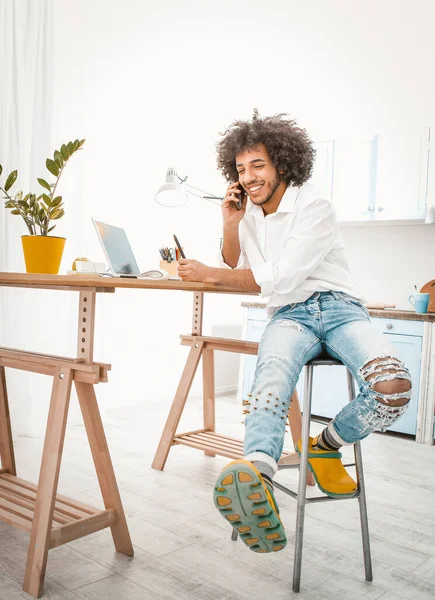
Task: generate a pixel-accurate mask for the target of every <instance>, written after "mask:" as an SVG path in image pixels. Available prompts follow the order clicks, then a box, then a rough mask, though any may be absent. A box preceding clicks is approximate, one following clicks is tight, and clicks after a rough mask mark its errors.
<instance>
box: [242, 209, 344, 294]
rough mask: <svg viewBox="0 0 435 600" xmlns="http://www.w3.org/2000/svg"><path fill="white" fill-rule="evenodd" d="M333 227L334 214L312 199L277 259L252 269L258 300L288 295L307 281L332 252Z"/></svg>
mask: <svg viewBox="0 0 435 600" xmlns="http://www.w3.org/2000/svg"><path fill="white" fill-rule="evenodd" d="M334 225H335V215H334V210H333V208H332V205H331V203H330V202H329V201H328V200H323V199H316V200H314V201H313V202H310V204H309V205H308V206H306V207H305V208H303V209H302V210H301V212H300V214H299V215H298V216H297V217H296V220H295V223H294V225H293V227H292V229H291V231H290V232H289V235H288V239H287V241H286V242H285V245H284V248H283V251H282V255H281V256H280V258H279V259H278V260H276V261H273V262H272V261H269V262H266V263H263V264H260V265H257V266H254V267H252V273H253V275H254V279H255V281H256V283H257V284H258V285H259V286H260V288H261V296H262V297H264V296H271V295H272V294H277V295H279V294H289V293H291V292H292V291H293V290H294V289H295V288H297V287H298V286H299V285H300V284H301V283H302V282H303V281H304V280H305V279H307V277H309V276H310V275H311V273H312V272H313V271H314V270H315V268H316V267H317V266H318V265H319V264H320V263H321V262H322V260H323V259H324V258H325V256H326V255H327V254H328V253H329V251H330V250H331V249H332V247H333V243H334Z"/></svg>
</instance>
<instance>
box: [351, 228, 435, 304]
mask: <svg viewBox="0 0 435 600" xmlns="http://www.w3.org/2000/svg"><path fill="white" fill-rule="evenodd" d="M342 236H343V241H344V243H345V244H346V246H347V254H348V258H349V263H350V266H351V268H352V272H353V273H354V276H355V279H356V280H357V282H358V285H359V287H360V289H361V290H362V291H363V293H364V295H365V297H366V299H367V300H371V301H376V302H385V303H393V304H396V306H397V308H402V309H405V310H413V309H412V306H411V305H410V304H409V303H408V297H409V296H410V294H413V293H414V292H415V289H414V285H416V286H417V288H418V289H419V290H420V288H421V287H422V286H423V285H424V284H425V283H427V282H428V281H431V280H432V279H435V260H434V257H435V226H434V225H414V226H410V225H402V226H394V227H388V226H386V227H376V226H373V227H343V228H342Z"/></svg>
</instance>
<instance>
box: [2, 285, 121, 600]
mask: <svg viewBox="0 0 435 600" xmlns="http://www.w3.org/2000/svg"><path fill="white" fill-rule="evenodd" d="M35 277H36V276H35ZM77 283H78V282H77V280H76V284H77ZM34 287H43V288H44V289H47V288H49V289H50V286H42V285H41V286H34ZM51 289H67V290H69V291H70V290H75V291H77V292H79V294H80V303H79V319H78V336H77V358H75V359H72V358H63V357H60V356H50V355H47V354H37V353H33V352H23V351H21V350H14V349H10V348H0V458H1V469H0V520H2V521H4V522H5V523H9V524H10V525H14V526H15V527H18V528H19V529H23V530H24V531H27V532H29V533H30V541H29V550H28V555H27V566H26V572H25V576H24V585H23V589H24V591H26V592H27V593H28V594H30V595H32V596H35V597H39V596H41V595H42V593H43V587H44V577H45V569H46V564H47V558H48V551H49V550H50V549H51V548H55V547H56V546H60V545H61V544H65V543H67V542H71V541H72V540H75V539H77V538H80V537H83V536H85V535H88V534H90V533H93V532H95V531H98V530H100V529H104V528H105V527H110V528H111V531H112V536H113V541H114V545H115V548H116V550H117V551H118V552H122V553H123V554H127V555H128V556H132V555H133V546H132V543H131V539H130V534H129V531H128V527H127V522H126V520H125V515H124V510H123V507H122V503H121V498H120V495H119V491H118V486H117V483H116V478H115V473H114V471H113V467H112V461H111V459H110V454H109V449H108V447H107V442H106V436H105V434H104V429H103V424H102V422H101V417H100V412H99V409H98V404H97V400H96V396H95V390H94V385H95V384H97V383H103V382H106V381H107V380H108V377H107V372H108V371H109V370H110V365H108V364H102V363H97V362H94V360H93V344H94V322H95V300H96V294H97V292H113V291H114V289H105V288H98V289H97V288H80V287H76V288H74V287H71V286H69V287H65V288H62V287H60V286H53V287H52V288H51ZM5 367H8V368H12V369H21V370H24V371H31V372H33V373H42V374H44V375H49V376H51V377H52V378H53V387H52V393H51V401H50V408H49V413H48V422H47V429H46V434H45V441H44V449H43V453H42V462H41V470H40V474H39V483H38V485H37V486H36V485H34V484H32V483H30V482H28V481H25V480H24V479H21V478H19V477H17V470H16V466H15V457H14V446H13V441H12V433H11V423H10V418H9V408H8V396H7V390H6V378H5ZM73 382H74V385H75V387H76V390H77V396H78V399H79V403H80V408H81V412H82V415H83V421H84V424H85V428H86V433H87V437H88V440H89V444H90V447H91V451H92V456H93V460H94V464H95V469H96V472H97V476H98V481H99V484H100V488H101V493H102V496H103V501H104V506H105V510H99V509H96V508H92V507H91V506H87V505H85V504H83V503H81V502H77V501H76V500H71V499H69V498H66V497H64V496H60V495H56V492H57V484H58V479H59V471H60V464H61V459H62V450H63V444H64V439H65V429H66V422H67V416H68V406H69V400H70V395H71V387H72V384H73Z"/></svg>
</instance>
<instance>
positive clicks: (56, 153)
mask: <svg viewBox="0 0 435 600" xmlns="http://www.w3.org/2000/svg"><path fill="white" fill-rule="evenodd" d="M54 160H55V161H56V163H57V164H58V165H59V167H61V168H62V167H63V163H64V160H63V156H62V154H61V153H60V152H59V150H55V151H54Z"/></svg>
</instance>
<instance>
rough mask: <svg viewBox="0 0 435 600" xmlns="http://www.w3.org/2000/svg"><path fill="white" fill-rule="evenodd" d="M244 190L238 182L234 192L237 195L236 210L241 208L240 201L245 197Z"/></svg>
mask: <svg viewBox="0 0 435 600" xmlns="http://www.w3.org/2000/svg"><path fill="white" fill-rule="evenodd" d="M245 193H246V192H245V190H244V189H243V188H242V186H241V185H240V183H239V184H237V188H236V194H237V196H238V197H239V200H237V201H236V208H237V210H241V208H242V202H243V199H244V197H245Z"/></svg>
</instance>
